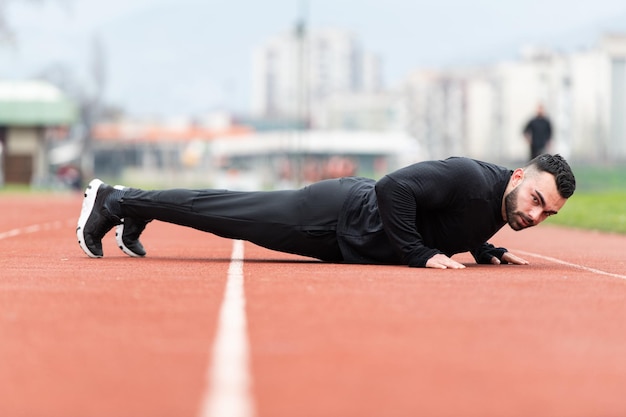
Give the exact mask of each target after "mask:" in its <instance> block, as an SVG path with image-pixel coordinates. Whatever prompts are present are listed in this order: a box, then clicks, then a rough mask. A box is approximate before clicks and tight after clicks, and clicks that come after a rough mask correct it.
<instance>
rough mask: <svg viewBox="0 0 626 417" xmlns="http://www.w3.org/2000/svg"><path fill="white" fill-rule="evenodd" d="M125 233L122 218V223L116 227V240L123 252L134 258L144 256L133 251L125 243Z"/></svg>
mask: <svg viewBox="0 0 626 417" xmlns="http://www.w3.org/2000/svg"><path fill="white" fill-rule="evenodd" d="M123 233H124V219H122V223H121V224H118V225H117V226H116V227H115V241H116V242H117V246H118V247H119V248H120V249H121V250H122V252H124V253H125V254H126V255H128V256H132V257H133V258H143V257H144V255H140V254H138V253H135V252H133V251H132V250H130V249H129V248H128V247H127V246H126V245H125V244H124V241H123V240H122V235H123Z"/></svg>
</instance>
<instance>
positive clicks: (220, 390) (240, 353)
mask: <svg viewBox="0 0 626 417" xmlns="http://www.w3.org/2000/svg"><path fill="white" fill-rule="evenodd" d="M245 306H246V300H245V294H244V280H243V242H242V241H241V240H235V241H234V242H233V252H232V255H231V260H230V266H229V268H228V280H227V282H226V290H225V291H224V298H223V300H222V306H221V308H220V314H219V318H218V324H217V334H216V337H215V342H214V345H213V355H212V358H211V362H210V363H209V366H210V368H209V370H208V374H209V375H208V378H209V382H208V386H207V390H206V392H205V395H204V397H203V401H202V408H201V411H200V416H201V417H252V416H253V415H254V405H253V401H252V394H251V376H250V370H249V369H250V368H249V366H248V362H249V358H248V352H249V346H248V336H247V324H246V311H245Z"/></svg>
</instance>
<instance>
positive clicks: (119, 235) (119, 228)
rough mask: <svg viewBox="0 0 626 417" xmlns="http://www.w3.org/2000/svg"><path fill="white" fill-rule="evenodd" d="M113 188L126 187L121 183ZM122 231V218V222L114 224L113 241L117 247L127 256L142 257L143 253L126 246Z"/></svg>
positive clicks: (121, 188)
mask: <svg viewBox="0 0 626 417" xmlns="http://www.w3.org/2000/svg"><path fill="white" fill-rule="evenodd" d="M113 188H115V189H117V190H123V189H124V188H126V187H124V186H123V185H116V186H115V187H113ZM123 233H124V219H122V223H120V224H118V225H117V226H115V242H116V243H117V247H118V248H120V249H121V250H122V252H124V253H125V254H126V255H128V256H132V257H133V258H143V257H144V255H140V254H138V253H135V252H133V251H132V250H130V249H129V248H128V246H126V245H125V244H124V241H123V240H122V236H123Z"/></svg>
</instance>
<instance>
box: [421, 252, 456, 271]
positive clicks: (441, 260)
mask: <svg viewBox="0 0 626 417" xmlns="http://www.w3.org/2000/svg"><path fill="white" fill-rule="evenodd" d="M426 268H437V269H448V268H450V269H462V268H465V265H463V264H460V263H458V262H457V261H455V260H453V259H452V258H449V257H447V256H446V255H444V254H442V253H438V254H436V255H435V256H433V257H432V258H430V259H429V260H428V261H426Z"/></svg>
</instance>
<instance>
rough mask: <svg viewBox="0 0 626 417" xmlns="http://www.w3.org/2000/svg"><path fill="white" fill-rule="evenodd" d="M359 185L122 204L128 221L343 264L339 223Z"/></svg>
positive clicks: (148, 196)
mask: <svg viewBox="0 0 626 417" xmlns="http://www.w3.org/2000/svg"><path fill="white" fill-rule="evenodd" d="M354 181H355V179H354V178H340V179H334V180H325V181H320V182H318V183H315V184H312V185H309V186H306V187H304V188H302V189H299V190H284V191H228V190H210V189H209V190H185V189H171V190H163V191H144V190H139V189H133V188H131V189H129V190H128V192H127V193H125V195H124V197H123V198H122V200H121V201H120V202H121V207H122V215H123V217H132V218H138V219H145V220H148V219H155V220H160V221H164V222H168V223H174V224H178V225H181V226H188V227H193V228H194V229H198V230H202V231H205V232H210V233H213V234H215V235H218V236H221V237H225V238H229V239H241V240H247V241H250V242H252V243H255V244H257V245H259V246H263V247H266V248H269V249H273V250H277V251H281V252H288V253H294V254H298V255H304V256H310V257H313V258H318V259H322V260H325V261H329V262H341V261H342V260H343V256H342V255H341V251H340V249H339V245H338V243H337V236H336V228H337V219H338V217H339V213H340V211H341V208H342V205H343V202H344V200H345V197H346V195H347V194H348V191H349V189H350V187H351V186H352V185H353V184H354Z"/></svg>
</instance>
